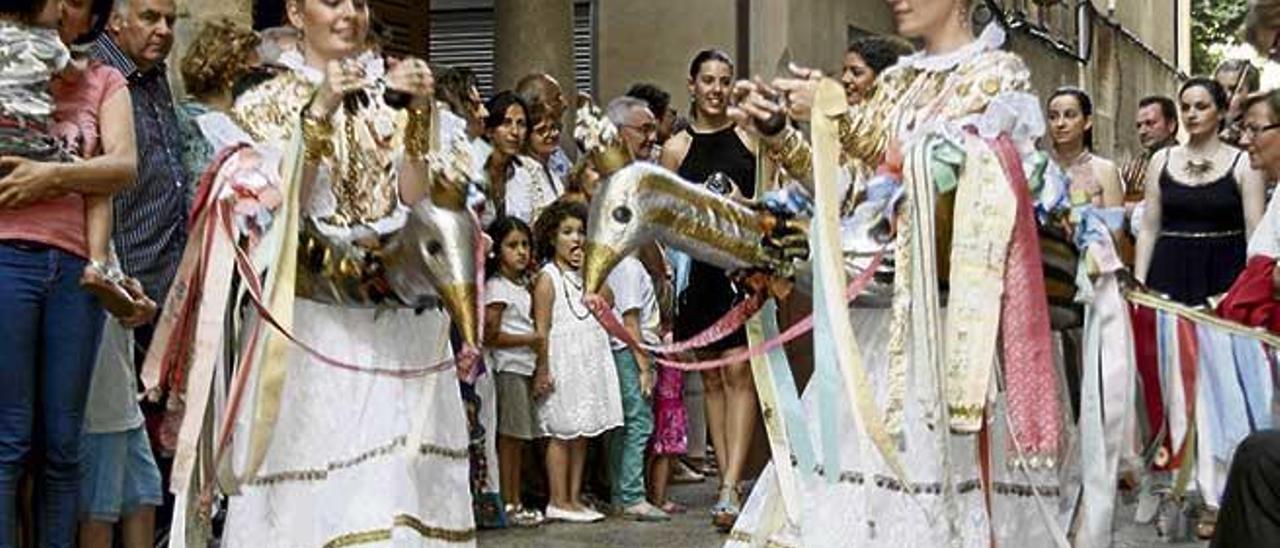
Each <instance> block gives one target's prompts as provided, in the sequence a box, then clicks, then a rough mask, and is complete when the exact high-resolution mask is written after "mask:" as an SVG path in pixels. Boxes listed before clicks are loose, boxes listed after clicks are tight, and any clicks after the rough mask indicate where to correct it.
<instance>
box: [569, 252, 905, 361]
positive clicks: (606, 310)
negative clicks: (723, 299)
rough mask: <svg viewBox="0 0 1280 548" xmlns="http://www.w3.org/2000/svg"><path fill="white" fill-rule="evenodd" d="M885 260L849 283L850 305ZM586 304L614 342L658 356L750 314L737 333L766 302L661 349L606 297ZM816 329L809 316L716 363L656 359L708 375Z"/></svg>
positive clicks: (737, 309)
mask: <svg viewBox="0 0 1280 548" xmlns="http://www.w3.org/2000/svg"><path fill="white" fill-rule="evenodd" d="M883 257H884V250H883V249H882V250H880V251H877V252H876V254H875V255H874V256H873V257H872V258H871V264H870V265H868V266H867V268H866V269H865V270H863V271H862V273H860V274H859V275H858V277H857V278H854V279H853V281H851V282H850V283H849V285H848V287H846V288H845V298H846V299H848V300H849V301H852V300H853V299H855V298H856V297H857V296H858V295H859V294H861V293H862V291H863V290H864V289H866V287H867V284H870V283H871V280H872V279H873V278H874V277H875V274H876V269H878V268H879V267H880V260H881V259H882V258H883ZM751 302H758V303H760V304H756V305H754V306H747V303H751ZM583 303H584V304H586V306H587V308H588V309H589V310H591V313H592V314H593V315H595V317H596V321H598V322H600V325H601V326H602V327H604V330H605V331H607V332H608V333H609V334H610V335H612V336H613V337H614V338H616V339H618V340H620V341H622V342H624V343H626V345H627V346H629V347H631V348H632V349H637V350H642V351H649V352H654V350H653V349H655V348H664V349H668V350H669V349H671V348H677V347H696V345H694V346H691V345H690V341H693V340H694V339H697V338H699V337H702V336H703V335H708V333H709V332H712V331H714V330H715V329H716V328H717V327H718V326H722V324H724V325H725V326H728V325H731V324H733V323H734V322H735V321H738V318H737V317H736V314H744V313H745V311H746V310H750V314H749V315H746V316H745V317H743V318H741V321H740V323H738V324H737V325H735V326H733V327H732V329H731V330H730V331H732V330H736V329H737V328H738V327H739V326H741V325H742V324H743V323H746V320H747V319H749V318H750V316H752V315H755V313H756V311H758V310H759V309H760V306H762V305H763V303H764V299H763V298H759V297H753V298H751V299H748V300H746V301H743V302H742V303H741V304H739V305H738V306H737V307H734V309H733V310H730V311H729V313H728V314H726V315H725V316H724V317H722V318H720V319H719V320H717V321H716V323H715V324H713V325H712V326H711V327H710V328H708V329H707V330H706V331H704V332H702V333H699V334H698V335H695V336H694V337H692V338H690V339H689V340H686V341H682V342H679V343H675V344H672V345H665V346H661V347H658V346H651V345H647V344H644V343H641V342H640V341H638V340H636V338H635V337H633V336H631V332H630V331H627V328H626V327H625V326H624V325H623V324H622V321H621V320H620V319H618V315H617V313H615V312H614V310H613V307H611V306H609V303H608V302H607V301H605V299H604V297H601V296H600V295H587V296H585V297H583ZM812 329H813V314H809V315H808V316H805V318H804V319H803V320H800V321H798V322H796V323H795V324H793V325H792V326H791V327H788V328H787V329H786V331H783V332H782V333H780V334H778V336H777V337H774V338H772V339H769V340H767V341H765V342H763V343H761V344H759V345H756V346H752V347H748V348H746V349H743V350H741V351H738V352H735V353H733V354H730V355H728V356H724V357H721V358H717V359H714V360H705V361H693V362H687V361H680V360H676V359H669V358H662V357H656V358H654V361H656V362H658V363H659V364H661V365H662V366H664V367H670V368H672V369H678V370H681V371H707V370H711V369H718V368H721V367H725V366H728V365H730V364H735V363H741V362H745V361H748V360H750V359H751V358H754V357H756V356H760V355H762V354H764V353H766V352H769V351H771V350H774V349H776V348H778V347H780V346H782V345H784V344H787V343H789V342H791V341H793V340H795V339H797V338H799V337H800V336H801V335H804V334H805V333H808V332H809V331H810V330H812ZM708 336H709V335H708ZM721 337H723V335H721ZM713 340H714V339H713Z"/></svg>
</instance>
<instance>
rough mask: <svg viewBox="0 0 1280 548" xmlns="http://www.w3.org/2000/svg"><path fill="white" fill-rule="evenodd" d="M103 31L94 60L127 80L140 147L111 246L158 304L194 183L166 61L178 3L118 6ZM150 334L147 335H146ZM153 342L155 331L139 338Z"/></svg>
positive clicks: (169, 278) (163, 0)
mask: <svg viewBox="0 0 1280 548" xmlns="http://www.w3.org/2000/svg"><path fill="white" fill-rule="evenodd" d="M115 9H116V13H115V14H114V15H113V17H112V20H111V23H110V24H109V25H108V27H107V31H108V32H106V33H103V35H102V36H101V37H100V38H99V39H98V41H97V42H96V43H94V45H93V52H92V53H93V56H94V57H96V58H97V59H99V60H101V61H102V62H104V63H107V64H109V65H111V66H113V67H115V68H116V69H118V70H119V71H120V72H121V73H123V74H124V75H125V77H126V78H127V79H128V81H129V92H130V96H131V98H132V99H133V119H134V127H135V132H136V135H137V146H138V181H137V184H135V185H134V186H133V187H132V188H129V189H128V190H125V191H124V192H121V193H119V194H116V195H115V199H114V210H115V226H114V230H113V233H114V243H115V246H116V254H117V255H118V256H119V258H120V266H121V268H122V269H123V270H124V271H125V273H127V274H129V275H130V276H134V277H136V278H138V280H140V281H141V282H142V285H143V287H144V288H145V289H146V292H147V296H148V297H151V299H152V300H154V301H155V302H157V303H161V304H162V305H163V303H164V297H165V295H166V294H167V293H168V291H169V284H170V283H172V282H173V278H174V274H175V273H176V271H177V268H178V263H179V262H180V261H181V259H182V251H183V248H184V247H185V246H186V239H187V234H186V231H187V228H186V225H187V210H188V208H189V205H190V188H191V186H192V184H193V182H192V181H191V179H190V175H189V174H188V173H186V169H185V168H184V167H183V164H182V142H181V137H180V135H179V129H178V120H177V115H176V113H175V110H174V103H173V95H172V93H171V92H170V90H169V84H168V81H167V80H166V70H165V58H167V57H168V56H169V51H170V50H171V49H172V47H173V22H174V18H175V13H176V9H175V7H174V1H173V0H116V5H115ZM144 331H145V332H146V333H143V332H144ZM137 335H138V338H139V343H141V345H142V346H144V347H145V346H146V343H148V342H149V341H150V329H140V330H139V331H138V332H137Z"/></svg>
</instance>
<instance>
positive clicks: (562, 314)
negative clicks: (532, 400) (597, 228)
mask: <svg viewBox="0 0 1280 548" xmlns="http://www.w3.org/2000/svg"><path fill="white" fill-rule="evenodd" d="M586 223H587V207H586V206H585V205H583V204H581V203H577V202H569V201H563V200H558V201H556V202H553V203H552V204H551V205H549V206H547V208H546V209H545V210H543V212H542V215H541V216H540V217H538V220H537V223H536V224H535V225H534V234H535V241H536V242H537V248H538V257H539V258H540V259H543V260H547V263H546V266H544V267H542V270H541V272H540V273H539V275H538V279H537V282H536V283H535V284H534V291H533V324H534V329H535V330H536V332H537V334H538V337H539V338H541V339H542V340H545V341H546V343H545V344H543V345H542V346H541V348H540V349H539V351H538V353H537V364H536V367H535V369H534V373H533V391H534V396H535V397H537V398H539V400H540V401H539V403H538V407H537V419H538V428H539V429H540V430H541V432H542V433H543V434H545V435H547V436H549V437H550V438H551V440H550V442H549V443H548V444H547V480H548V482H549V483H550V491H551V500H550V502H548V504H547V512H546V516H547V519H556V520H563V521H570V522H593V521H599V520H601V519H604V514H601V513H600V512H598V511H596V510H595V509H592V508H590V507H589V506H587V505H586V504H585V503H583V501H582V471H583V468H584V466H585V464H586V457H587V438H590V437H594V436H598V435H600V434H603V433H604V432H606V431H608V430H610V429H613V428H616V427H618V426H622V401H621V398H620V397H619V391H618V377H617V371H616V370H615V369H614V365H613V355H612V353H611V352H610V350H609V336H608V335H607V334H606V333H605V331H604V328H602V327H600V324H599V323H597V322H596V319H595V317H594V316H592V315H591V311H590V310H589V309H588V308H587V306H586V305H585V304H584V303H583V302H582V298H583V285H582V275H581V270H582V261H583V252H582V245H583V239H584V232H585V227H586Z"/></svg>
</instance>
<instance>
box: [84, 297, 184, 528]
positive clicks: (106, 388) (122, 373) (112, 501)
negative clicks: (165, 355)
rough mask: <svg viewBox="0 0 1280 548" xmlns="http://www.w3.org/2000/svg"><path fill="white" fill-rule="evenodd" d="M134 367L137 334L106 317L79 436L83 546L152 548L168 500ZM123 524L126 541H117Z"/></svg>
mask: <svg viewBox="0 0 1280 548" xmlns="http://www.w3.org/2000/svg"><path fill="white" fill-rule="evenodd" d="M136 377H137V376H136V375H135V373H134V369H133V332H132V331H131V330H130V329H129V328H128V327H127V326H125V325H123V324H122V323H121V322H120V321H117V320H114V319H107V321H106V324H105V325H104V326H103V331H102V345H101V346H100V347H99V349H98V361H97V364H96V365H95V366H94V369H93V379H92V380H91V381H90V383H89V394H88V398H87V400H86V404H85V409H84V433H83V434H81V439H80V461H81V463H83V464H82V465H81V474H80V531H79V539H80V542H79V546H81V547H82V548H109V547H111V546H124V547H125V548H141V547H143V546H150V544H149V542H150V541H151V539H152V538H153V532H154V529H155V511H156V508H158V507H159V506H161V505H162V504H163V503H164V499H163V498H162V493H161V490H160V469H159V468H157V467H156V461H155V458H154V457H153V456H152V453H151V441H150V440H149V438H148V437H147V429H146V426H145V424H144V420H143V416H142V409H141V408H140V407H139V406H138V385H137V380H136ZM117 523H118V524H119V525H120V530H121V532H122V533H123V537H122V540H121V541H120V542H118V543H115V544H113V539H112V537H113V536H114V535H113V532H114V531H113V530H114V529H115V525H116V524H117Z"/></svg>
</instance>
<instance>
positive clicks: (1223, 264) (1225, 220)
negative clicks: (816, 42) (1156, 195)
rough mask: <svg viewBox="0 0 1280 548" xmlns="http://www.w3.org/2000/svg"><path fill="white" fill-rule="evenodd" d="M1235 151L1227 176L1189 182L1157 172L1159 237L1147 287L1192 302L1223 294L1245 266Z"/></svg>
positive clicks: (1167, 170)
mask: <svg viewBox="0 0 1280 548" xmlns="http://www.w3.org/2000/svg"><path fill="white" fill-rule="evenodd" d="M1241 156H1243V153H1240V154H1237V155H1236V159H1235V161H1234V162H1232V163H1231V169H1230V170H1228V171H1227V173H1226V174H1225V175H1223V176H1222V177H1219V178H1218V179H1217V180H1216V181H1213V182H1211V183H1209V184H1205V185H1188V184H1185V183H1182V182H1179V181H1178V180H1177V179H1174V178H1173V176H1172V175H1170V174H1169V163H1168V157H1166V159H1165V166H1164V169H1163V170H1162V171H1161V172H1160V210H1161V213H1160V218H1161V226H1160V237H1159V239H1157V240H1156V246H1155V250H1154V251H1153V252H1152V254H1151V268H1149V269H1148V270H1147V286H1148V287H1150V288H1151V289H1154V290H1156V291H1159V292H1161V293H1164V294H1166V295H1168V296H1169V297H1171V298H1173V300H1175V301H1178V302H1181V303H1185V304H1190V305H1200V304H1204V302H1205V299H1206V298H1208V297H1211V296H1213V295H1217V294H1220V293H1223V292H1225V291H1226V290H1227V289H1229V288H1230V287H1231V283H1232V282H1234V281H1235V279H1236V276H1238V275H1239V274H1240V271H1241V270H1243V269H1244V263H1245V244H1246V242H1245V237H1244V230H1245V225H1244V208H1243V205H1242V204H1243V200H1242V198H1241V197H1240V187H1239V185H1238V184H1237V183H1236V177H1235V170H1236V164H1238V163H1239V162H1240V157H1241Z"/></svg>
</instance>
